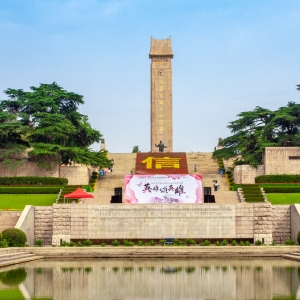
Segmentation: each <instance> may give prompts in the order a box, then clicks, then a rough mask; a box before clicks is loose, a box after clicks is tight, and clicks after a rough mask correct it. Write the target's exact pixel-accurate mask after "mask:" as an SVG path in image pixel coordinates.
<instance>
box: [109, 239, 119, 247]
mask: <svg viewBox="0 0 300 300" xmlns="http://www.w3.org/2000/svg"><path fill="white" fill-rule="evenodd" d="M111 244H112V245H113V246H115V247H116V246H119V245H120V242H119V241H117V240H114V241H113V242H112V243H111Z"/></svg>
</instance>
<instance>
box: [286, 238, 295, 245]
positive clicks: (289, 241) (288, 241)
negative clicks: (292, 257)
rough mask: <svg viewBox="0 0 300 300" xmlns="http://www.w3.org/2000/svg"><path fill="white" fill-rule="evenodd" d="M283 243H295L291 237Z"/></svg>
mask: <svg viewBox="0 0 300 300" xmlns="http://www.w3.org/2000/svg"><path fill="white" fill-rule="evenodd" d="M285 244H286V245H290V246H291V245H295V243H294V241H293V240H292V239H288V240H286V241H285Z"/></svg>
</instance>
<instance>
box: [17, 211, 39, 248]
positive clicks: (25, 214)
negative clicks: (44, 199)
mask: <svg viewBox="0 0 300 300" xmlns="http://www.w3.org/2000/svg"><path fill="white" fill-rule="evenodd" d="M34 227H35V222H34V206H31V205H26V206H25V208H24V210H23V211H22V214H21V216H20V218H19V220H18V222H17V224H16V226H15V228H18V229H21V230H22V231H24V232H25V234H26V236H27V245H28V246H33V245H34Z"/></svg>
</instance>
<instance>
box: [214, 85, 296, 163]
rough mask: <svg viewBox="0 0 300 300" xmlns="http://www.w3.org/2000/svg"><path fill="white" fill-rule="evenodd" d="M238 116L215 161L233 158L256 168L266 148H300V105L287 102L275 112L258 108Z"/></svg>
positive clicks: (215, 155) (222, 141) (217, 152)
mask: <svg viewBox="0 0 300 300" xmlns="http://www.w3.org/2000/svg"><path fill="white" fill-rule="evenodd" d="M297 89H298V90H300V85H298V86H297ZM238 117H239V118H238V119H237V120H235V121H232V122H230V123H229V125H228V128H229V129H230V130H231V133H232V135H231V136H229V137H227V138H225V139H222V140H220V142H219V146H220V149H217V150H215V151H214V153H213V157H214V158H215V159H225V160H227V159H234V165H238V164H249V165H251V166H254V167H255V166H257V165H260V164H261V163H262V155H263V152H264V149H265V148H266V147H288V146H300V104H297V103H295V102H288V104H287V105H286V106H284V107H280V108H279V109H277V110H275V111H271V110H268V109H265V108H262V107H259V106H257V107H256V108H255V109H254V110H253V111H248V112H241V113H240V114H238Z"/></svg>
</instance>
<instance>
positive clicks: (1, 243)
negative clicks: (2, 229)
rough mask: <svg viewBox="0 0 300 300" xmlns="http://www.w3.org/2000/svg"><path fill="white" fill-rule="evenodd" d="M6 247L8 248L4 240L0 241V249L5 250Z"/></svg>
mask: <svg viewBox="0 0 300 300" xmlns="http://www.w3.org/2000/svg"><path fill="white" fill-rule="evenodd" d="M7 247H8V243H7V241H6V239H4V240H2V241H0V248H7Z"/></svg>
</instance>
